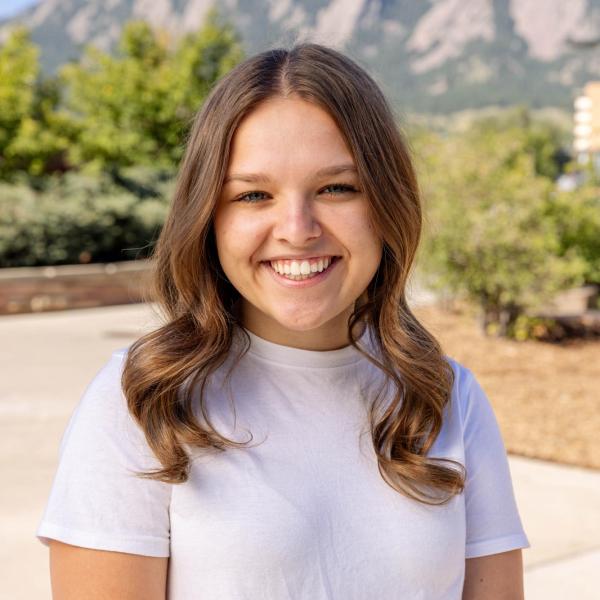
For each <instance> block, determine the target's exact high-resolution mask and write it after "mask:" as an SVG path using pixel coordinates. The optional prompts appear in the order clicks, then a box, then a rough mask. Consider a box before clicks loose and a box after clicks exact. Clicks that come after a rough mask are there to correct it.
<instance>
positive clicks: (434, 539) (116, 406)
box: [36, 330, 529, 600]
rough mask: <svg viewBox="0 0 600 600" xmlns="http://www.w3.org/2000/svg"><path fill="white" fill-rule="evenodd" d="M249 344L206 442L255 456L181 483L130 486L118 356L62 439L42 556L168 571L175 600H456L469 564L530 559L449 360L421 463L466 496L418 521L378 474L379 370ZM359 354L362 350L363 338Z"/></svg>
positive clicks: (209, 456) (131, 466)
mask: <svg viewBox="0 0 600 600" xmlns="http://www.w3.org/2000/svg"><path fill="white" fill-rule="evenodd" d="M248 333H249V332H248ZM249 335H250V338H251V347H250V350H249V352H248V353H247V354H246V355H245V356H244V357H243V358H242V359H241V361H240V363H239V364H238V366H237V367H236V368H235V369H234V371H233V374H232V376H231V388H230V390H228V388H227V386H224V385H223V381H224V371H225V369H226V368H227V367H228V366H229V362H226V363H225V364H224V365H223V366H222V367H221V368H220V370H219V371H218V372H217V373H216V374H215V376H214V377H213V378H212V379H211V380H210V381H209V384H208V387H207V390H206V393H207V407H208V411H209V416H210V417H211V420H212V422H213V424H214V425H215V426H216V427H217V429H218V430H219V431H220V432H221V433H223V434H224V435H226V436H227V437H229V438H231V439H235V440H238V441H243V440H247V439H248V430H249V431H251V433H252V435H253V441H252V442H251V444H252V447H251V448H246V449H243V448H242V449H227V450H226V451H225V452H221V453H219V452H213V453H206V452H204V453H202V452H201V451H198V452H194V459H193V465H192V468H191V471H190V477H189V480H188V481H187V482H186V483H184V484H174V485H171V484H166V483H162V482H157V481H153V480H144V479H140V478H136V477H135V476H134V475H132V474H131V472H132V471H136V470H137V471H140V470H149V469H153V468H157V467H158V466H159V463H158V461H157V460H156V458H155V457H154V455H153V454H152V452H151V450H150V448H149V447H148V445H147V443H146V441H145V438H144V435H143V433H142V431H141V429H140V428H139V426H138V425H137V424H136V423H135V421H133V420H132V418H131V416H130V415H129V412H128V410H127V405H126V401H125V398H124V396H123V393H122V391H121V387H120V377H121V371H122V366H123V362H124V358H125V355H126V351H127V349H123V350H120V351H117V352H115V353H114V354H113V355H112V357H111V359H110V360H109V361H108V363H107V364H106V365H105V366H104V367H103V368H102V370H101V371H100V372H99V373H98V375H97V376H96V377H95V378H94V380H93V381H92V382H91V383H90V385H89V386H88V388H87V390H86V391H85V393H84V395H83V397H82V399H81V401H80V403H79V405H78V407H77V408H76V410H75V412H74V413H73V415H72V417H71V419H70V421H69V424H68V426H67V429H66V431H65V433H64V436H63V439H62V442H61V446H60V461H59V464H58V469H57V472H56V475H55V479H54V483H53V486H52V489H51V493H50V497H49V501H48V504H47V506H46V510H45V513H44V516H43V518H42V521H41V523H40V525H39V527H38V529H37V532H36V535H37V537H38V538H39V539H40V541H42V542H43V543H45V544H47V543H48V539H47V538H54V539H57V540H60V541H63V542H65V543H68V544H73V545H76V546H83V547H88V548H97V549H101V550H113V551H120V552H129V553H133V554H142V555H147V556H162V557H166V556H169V557H170V560H169V574H168V598H169V599H170V600H193V599H195V598H198V599H201V598H210V600H259V599H260V600H300V599H301V600H304V599H306V600H367V599H369V600H370V599H371V598H378V599H382V600H383V599H396V598H403V599H407V600H409V599H411V600H417V599H423V600H433V599H435V600H460V598H461V595H462V587H463V581H464V569H465V558H471V557H476V556H484V555H488V554H496V553H498V552H505V551H508V550H512V549H515V548H527V547H529V542H528V539H527V537H526V535H525V532H524V530H523V527H522V524H521V520H520V518H519V513H518V510H517V507H516V504H515V499H514V494H513V489H512V484H511V479H510V472H509V467H508V462H507V457H506V451H505V447H504V444H503V441H502V438H501V435H500V432H499V429H498V425H497V422H496V419H495V417H494V413H493V411H492V408H491V405H490V403H489V401H488V400H487V398H486V396H485V394H484V392H483V391H482V389H481V387H480V386H479V384H478V383H477V381H476V380H475V378H474V377H473V375H472V373H471V372H470V371H469V370H468V369H466V368H465V367H463V366H461V365H460V364H458V363H457V362H455V361H453V360H452V359H448V360H449V361H450V363H451V364H452V367H453V369H454V371H455V374H456V378H455V385H454V389H453V392H452V398H451V402H450V403H449V405H448V406H447V407H446V409H445V415H444V425H443V428H442V431H441V433H440V435H439V437H438V438H437V440H436V442H435V444H434V446H433V447H432V449H431V450H430V452H429V456H438V457H448V458H452V459H454V460H457V461H459V462H460V463H461V464H463V465H465V466H466V469H467V474H468V476H467V482H466V488H465V491H464V492H463V493H462V494H460V495H458V496H455V497H453V499H452V500H451V501H450V502H449V503H448V504H446V505H443V506H429V505H425V504H422V503H419V502H417V501H415V500H410V499H408V498H406V497H405V496H403V495H401V494H400V493H398V492H396V491H394V490H393V489H392V488H391V487H390V486H389V485H388V484H387V483H385V482H384V480H383V479H382V477H381V475H380V473H379V471H378V468H377V462H376V458H375V453H374V450H373V447H372V442H371V437H370V433H369V430H368V420H367V414H368V413H367V410H368V405H369V399H370V398H371V397H372V395H371V393H370V392H372V390H373V389H374V387H377V384H378V383H380V382H381V381H382V379H381V377H382V375H381V373H380V372H379V371H378V370H377V368H376V367H374V366H373V365H372V364H371V363H370V362H369V361H368V360H366V359H365V358H364V357H362V355H360V353H358V352H357V351H356V350H355V349H354V348H353V347H352V346H347V347H345V348H342V349H339V350H333V351H326V352H319V351H310V350H300V349H297V348H291V347H287V346H281V345H278V344H274V343H272V342H269V341H267V340H264V339H262V338H259V337H257V336H256V335H254V334H251V333H249ZM238 339H239V338H238ZM361 343H365V345H366V346H367V347H372V346H371V344H372V342H371V341H370V339H369V335H368V330H366V333H365V335H364V336H363V337H362V338H361ZM373 386H374V387H373ZM229 391H230V392H231V394H230V393H229ZM230 396H231V397H233V399H234V401H235V418H234V414H233V411H232V409H231V404H230Z"/></svg>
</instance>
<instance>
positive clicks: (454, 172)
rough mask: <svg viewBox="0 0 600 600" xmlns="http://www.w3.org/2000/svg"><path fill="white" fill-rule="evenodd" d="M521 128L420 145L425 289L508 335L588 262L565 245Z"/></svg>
mask: <svg viewBox="0 0 600 600" xmlns="http://www.w3.org/2000/svg"><path fill="white" fill-rule="evenodd" d="M529 142H530V138H529V137H528V132H527V131H524V132H522V131H520V130H519V128H510V127H508V128H505V129H500V128H499V127H490V123H489V122H485V123H478V124H475V125H474V126H473V127H472V128H471V129H470V130H469V131H467V132H466V133H463V134H462V135H460V136H453V137H450V138H448V139H444V138H442V137H439V136H435V135H432V134H428V135H426V136H422V137H421V139H420V143H419V144H418V155H419V156H420V157H421V163H420V170H421V171H422V185H423V190H424V196H425V199H426V206H427V230H426V235H425V240H424V244H423V247H422V249H421V254H420V262H421V264H422V266H423V267H424V269H425V272H426V273H427V275H428V279H429V283H430V285H433V286H434V287H437V288H440V289H444V290H450V291H451V292H454V293H458V294H462V295H464V296H466V297H468V298H469V299H470V300H472V301H474V302H476V303H477V304H478V305H479V306H480V307H481V310H482V316H483V319H482V324H483V326H484V328H485V330H486V331H488V330H490V329H491V328H492V327H493V328H496V329H497V330H498V332H499V334H500V335H509V334H510V332H511V328H512V327H513V325H514V324H515V322H516V320H517V318H518V317H519V315H521V314H522V313H523V312H524V311H525V310H526V309H529V308H535V307H537V306H539V305H540V304H542V303H543V302H545V301H546V300H548V299H549V298H550V297H551V295H552V294H554V293H555V292H556V291H558V290H560V289H563V288H565V287H568V286H570V285H574V284H578V283H581V282H582V281H583V278H584V274H585V272H586V268H587V265H586V262H585V260H584V259H583V257H582V256H581V255H580V254H579V253H578V252H576V251H575V250H574V249H573V248H566V247H565V246H564V244H563V242H562V239H563V238H562V234H561V229H560V221H559V220H558V219H557V218H556V213H555V212H553V209H552V207H553V206H554V203H555V201H556V194H555V191H554V183H553V181H552V179H550V178H549V177H546V176H544V175H543V174H540V166H539V162H538V160H537V159H538V155H536V152H535V149H536V148H538V146H534V147H533V148H532V146H531V145H530V143H529Z"/></svg>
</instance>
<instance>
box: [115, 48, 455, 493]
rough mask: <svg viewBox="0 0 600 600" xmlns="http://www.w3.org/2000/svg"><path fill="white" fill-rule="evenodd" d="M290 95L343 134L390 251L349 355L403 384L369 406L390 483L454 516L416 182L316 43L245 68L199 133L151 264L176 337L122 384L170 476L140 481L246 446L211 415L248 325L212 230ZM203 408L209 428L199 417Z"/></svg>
mask: <svg viewBox="0 0 600 600" xmlns="http://www.w3.org/2000/svg"><path fill="white" fill-rule="evenodd" d="M290 95H294V96H295V97H299V98H302V99H304V100H306V101H308V102H312V103H315V104H316V105H318V106H319V107H321V108H322V109H324V110H325V111H326V112H328V113H329V114H330V115H331V117H332V118H333V119H334V120H335V122H336V123H337V126H338V127H339V129H340V131H341V133H342V135H343V136H344V138H345V139H346V142H347V144H348V146H349V148H350V150H351V152H352V155H353V157H354V160H355V163H356V167H357V170H358V176H359V181H360V183H361V186H362V189H363V190H364V191H365V193H366V195H367V197H368V198H369V201H370V210H371V213H372V219H373V222H374V224H375V227H376V228H377V230H378V233H379V235H380V236H381V239H382V241H383V254H382V259H381V263H380V265H379V268H378V270H377V272H376V274H375V276H374V277H373V279H372V280H371V282H370V283H369V285H368V287H367V289H366V290H365V293H364V294H363V295H362V296H361V298H360V299H359V301H358V302H356V306H355V309H354V312H353V314H352V315H351V317H350V318H349V321H348V332H349V339H350V341H351V344H352V345H353V346H354V347H355V348H356V349H357V350H359V351H360V352H361V353H362V354H363V355H365V356H366V357H367V358H368V360H370V361H371V362H372V363H373V364H375V365H376V366H377V367H378V368H379V369H381V371H382V372H383V374H384V375H385V377H384V381H385V382H386V383H387V384H389V383H392V384H393V394H392V399H391V401H389V402H388V403H387V404H383V403H382V402H381V398H382V396H381V393H379V394H377V395H376V396H375V397H374V398H373V401H372V402H371V404H370V412H369V422H370V431H371V436H372V441H373V447H374V450H375V453H376V456H377V460H378V467H379V471H380V473H381V475H382V477H383V479H384V480H385V481H386V482H387V483H388V484H389V485H390V486H391V487H392V488H393V489H395V490H396V491H398V492H400V493H402V494H404V495H406V496H407V497H409V498H412V499H415V500H418V501H420V502H423V503H426V504H444V503H446V502H447V501H449V500H450V499H451V498H452V496H454V495H455V494H458V493H460V492H461V491H462V490H463V487H464V482H465V470H464V467H463V465H461V464H460V463H458V462H456V461H452V460H450V459H446V458H435V457H429V456H427V453H428V451H429V449H430V448H431V447H432V445H433V443H434V442H435V440H436V438H437V436H438V434H439V432H440V430H441V427H442V421H443V410H444V407H445V406H446V405H447V404H448V403H449V402H450V399H451V391H452V387H453V383H454V376H453V371H452V367H451V365H450V364H449V362H448V361H447V360H446V358H445V357H444V355H443V353H442V350H441V347H440V345H439V343H438V342H437V341H436V339H435V338H434V337H433V336H432V335H431V334H430V333H429V332H428V331H427V330H426V329H425V328H424V327H423V326H422V325H421V324H420V323H419V321H418V320H417V319H416V317H415V316H414V315H413V313H412V312H411V310H410V309H409V307H408V305H407V301H406V295H405V288H406V283H407V279H408V276H409V273H410V270H411V266H412V264H413V260H414V257H415V253H416V251H417V247H418V244H419V239H420V236H421V227H422V212H421V203H420V197H419V189H418V185H417V181H416V177H415V172H414V169H413V165H412V163H411V159H410V155H409V151H408V148H407V145H406V143H405V142H404V140H403V137H402V135H401V133H400V132H399V130H398V127H397V125H396V122H395V118H394V115H393V112H392V110H391V108H390V107H389V105H388V103H387V101H386V99H385V97H384V95H383V94H382V92H381V90H380V89H379V87H378V86H377V84H376V83H375V81H374V80H373V79H372V78H371V77H370V76H369V75H368V74H367V73H366V72H365V71H364V70H363V69H362V68H361V67H360V66H359V65H357V64H356V63H355V62H354V61H352V60H351V59H350V58H348V57H346V56H345V55H343V54H341V53H340V52H338V51H336V50H333V49H331V48H328V47H326V46H322V45H320V44H315V43H299V44H296V45H294V46H293V47H292V48H291V49H283V48H278V49H273V50H268V51H265V52H262V53H260V54H257V55H256V56H253V57H251V58H249V59H247V60H245V61H244V62H242V63H240V64H238V65H237V66H236V67H235V68H233V69H232V70H231V71H230V72H229V73H228V74H227V75H225V76H224V77H223V78H222V79H221V80H220V81H219V82H218V83H217V84H216V85H215V87H214V88H213V89H212V91H211V93H210V94H209V96H208V97H207V99H206V100H205V102H204V104H203V106H202V108H201V109H200V111H199V112H198V114H197V115H196V117H195V119H194V122H193V125H192V128H191V131H190V135H189V138H188V141H187V147H186V152H185V154H184V157H183V160H182V163H181V165H180V169H179V173H178V179H177V184H176V188H175V192H174V196H173V199H172V203H171V207H170V211H169V214H168V216H167V219H166V222H165V224H164V226H163V228H162V231H161V234H160V236H159V239H158V241H157V243H156V247H155V251H154V253H153V256H152V258H151V263H152V268H153V271H152V289H151V292H150V294H151V298H152V300H154V301H155V302H156V303H157V306H158V308H159V310H160V312H161V313H162V314H163V318H164V324H162V325H161V326H160V327H158V328H157V329H155V330H154V331H152V332H150V333H148V334H146V335H144V336H143V337H141V338H139V339H138V340H137V341H135V342H134V343H133V344H132V345H131V347H130V349H129V352H128V354H127V358H126V362H125V366H124V371H123V376H122V388H123V392H124V394H125V397H126V398H127V404H128V409H129V411H130V413H131V415H132V416H133V418H134V419H135V420H136V421H137V423H138V424H139V425H140V427H141V428H142V430H143V432H144V434H145V437H146V440H147V442H148V444H149V446H150V447H151V449H152V450H153V452H154V454H155V455H156V457H157V458H158V460H159V462H160V463H161V465H162V468H161V469H157V470H154V471H150V472H142V473H138V474H137V475H138V476H140V477H145V478H150V479H156V480H159V481H164V482H168V483H183V482H185V481H187V478H188V474H189V468H190V463H191V459H190V455H189V452H188V450H187V448H186V447H189V448H199V449H203V450H205V451H209V450H212V449H217V450H222V451H223V450H226V449H227V448H228V447H240V446H245V445H246V444H247V442H235V441H233V440H229V439H228V438H226V437H223V436H222V435H221V434H220V433H219V432H218V431H217V430H216V429H215V427H213V425H212V423H211V421H210V415H209V414H207V410H206V406H205V384H206V381H207V378H208V377H209V376H210V375H211V374H212V373H214V372H215V371H216V370H217V369H218V368H219V367H220V366H221V365H223V364H224V362H225V360H226V359H227V357H228V355H229V354H230V351H231V350H232V342H233V338H234V328H235V327H236V326H237V325H240V317H239V310H238V305H239V299H240V294H239V292H237V290H236V289H235V288H234V287H233V286H232V285H231V283H229V281H228V280H227V278H226V276H225V274H224V273H223V271H222V269H221V266H220V264H219V260H218V257H217V252H216V244H215V238H214V231H213V227H212V222H213V215H214V212H215V206H216V203H217V199H218V198H219V196H220V194H221V189H222V186H223V181H224V178H225V175H226V171H227V167H228V162H229V153H230V145H231V142H232V138H233V135H234V133H235V131H236V128H237V126H238V125H239V124H240V122H241V121H242V119H243V118H244V117H245V116H246V115H247V114H249V112H250V111H252V109H253V108H255V107H256V106H257V105H258V104H260V103H261V102H263V101H264V100H266V99H268V98H271V97H276V96H279V97H286V96H290ZM361 322H364V323H365V324H367V325H368V326H369V327H370V328H371V331H372V334H373V340H374V343H375V349H376V352H375V354H376V355H377V356H374V355H371V354H369V353H366V352H364V351H363V349H362V348H360V347H359V346H358V345H357V343H356V336H355V334H354V331H355V326H356V325H357V324H360V323H361ZM246 338H247V340H246V342H247V344H249V339H248V336H246ZM245 350H247V345H246V348H245V349H244V352H245ZM244 352H242V353H241V354H240V357H241V356H242V355H243V353H244ZM238 359H239V357H238ZM234 366H235V365H234ZM197 386H199V396H198V394H196V393H194V389H196V388H197ZM380 392H381V390H380ZM196 403H199V407H200V409H201V412H202V416H203V418H204V422H202V423H201V422H199V421H198V419H197V418H196V416H195V414H194V410H193V408H194V405H195V404H196ZM450 463H451V464H450Z"/></svg>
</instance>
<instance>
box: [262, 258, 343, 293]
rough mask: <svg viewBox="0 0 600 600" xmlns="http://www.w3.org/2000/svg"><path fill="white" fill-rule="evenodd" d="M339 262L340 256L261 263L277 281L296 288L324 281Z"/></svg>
mask: <svg viewBox="0 0 600 600" xmlns="http://www.w3.org/2000/svg"><path fill="white" fill-rule="evenodd" d="M340 260H341V257H340V256H323V257H314V258H310V259H303V260H296V259H295V260H291V259H290V260H274V261H263V263H262V264H263V265H265V266H266V267H267V268H268V270H269V271H270V272H271V273H272V275H273V276H274V277H275V278H276V279H277V280H278V281H280V282H282V283H286V284H291V285H292V286H294V287H297V286H298V284H300V285H306V284H313V283H315V284H316V283H318V282H320V281H322V280H324V279H325V278H326V277H327V276H329V274H330V272H331V270H332V269H333V267H334V266H335V265H336V264H337V263H338V262H339V261H340ZM305 282H306V283H305Z"/></svg>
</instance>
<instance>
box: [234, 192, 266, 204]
mask: <svg viewBox="0 0 600 600" xmlns="http://www.w3.org/2000/svg"><path fill="white" fill-rule="evenodd" d="M260 196H266V194H265V193H264V192H256V191H255V192H246V193H245V194H242V195H241V196H238V197H237V198H236V199H235V200H236V202H237V201H240V202H250V203H252V202H258V201H259V200H261V198H260Z"/></svg>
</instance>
